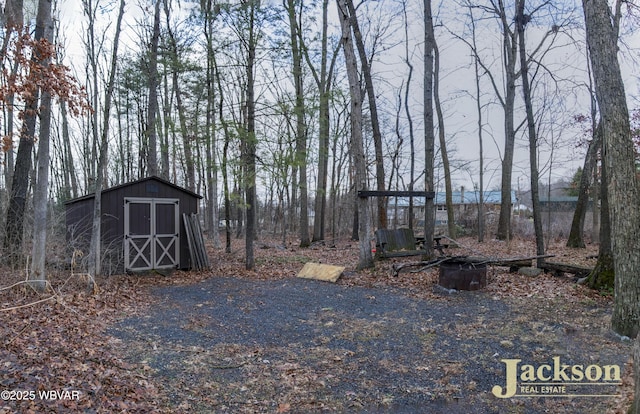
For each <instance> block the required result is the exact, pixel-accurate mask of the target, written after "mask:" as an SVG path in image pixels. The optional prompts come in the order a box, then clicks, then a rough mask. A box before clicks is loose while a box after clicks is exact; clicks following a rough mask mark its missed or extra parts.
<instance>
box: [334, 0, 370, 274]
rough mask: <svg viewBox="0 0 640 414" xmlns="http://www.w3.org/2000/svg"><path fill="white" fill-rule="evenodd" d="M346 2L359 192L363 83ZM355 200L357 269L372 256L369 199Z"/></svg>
mask: <svg viewBox="0 0 640 414" xmlns="http://www.w3.org/2000/svg"><path fill="white" fill-rule="evenodd" d="M346 2H347V0H338V1H337V3H338V13H339V15H340V27H341V28H342V48H343V50H344V58H345V64H346V66H347V77H348V79H349V93H350V96H351V113H350V119H351V141H350V142H351V144H350V149H351V157H352V159H353V164H354V167H355V183H354V184H355V186H356V193H357V191H358V190H366V189H367V167H366V155H365V152H364V146H363V141H362V94H361V92H360V90H361V86H360V80H359V77H358V66H357V58H356V53H355V50H354V48H353V38H352V35H351V29H352V26H351V23H350V21H351V16H350V14H349V7H348V6H347V3H346ZM355 197H356V209H357V214H358V226H357V227H358V239H359V240H360V243H359V244H360V249H359V251H360V260H359V262H358V268H359V269H363V268H368V267H373V256H372V254H371V242H370V237H371V235H370V228H369V227H370V224H369V223H370V217H369V208H368V204H369V203H368V199H367V198H366V197H358V196H357V194H356V195H355Z"/></svg>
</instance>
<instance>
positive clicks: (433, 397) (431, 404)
mask: <svg viewBox="0 0 640 414" xmlns="http://www.w3.org/2000/svg"><path fill="white" fill-rule="evenodd" d="M344 278H347V279H348V276H345V277H343V279H344ZM153 292H154V295H156V296H157V298H158V301H157V304H156V305H155V306H154V307H153V308H152V309H151V311H150V312H149V314H148V315H145V316H142V317H135V318H130V319H126V320H125V321H123V322H122V323H120V324H119V325H118V326H117V327H115V328H114V329H112V330H111V331H110V333H111V334H112V335H113V336H116V337H118V338H120V339H121V340H122V344H123V346H124V348H126V355H127V358H128V359H129V361H130V362H132V363H142V364H144V365H145V366H147V367H148V369H147V371H148V373H149V376H150V377H151V378H152V380H153V381H157V382H159V383H160V384H162V386H163V389H164V391H165V393H166V395H167V401H166V404H167V406H168V408H171V410H172V411H177V412H180V411H182V412H297V413H299V412H309V411H330V412H377V413H386V412H389V413H404V412H406V413H416V412H429V413H437V412H447V413H456V412H461V413H507V412H513V413H544V412H554V413H558V412H566V413H577V412H580V413H602V412H605V411H606V410H607V409H609V408H611V407H612V406H613V405H614V400H615V398H614V397H600V398H593V397H592V398H568V397H554V398H543V397H514V398H508V399H498V398H496V397H495V396H494V395H493V394H492V393H491V390H492V387H493V386H494V385H503V386H504V384H505V380H506V378H505V364H504V363H503V362H501V360H502V359H505V358H511V359H514V358H517V359H521V360H522V362H521V364H522V365H524V364H531V365H534V366H536V367H538V366H539V365H541V364H549V365H553V362H554V361H553V358H554V357H558V358H559V361H560V362H561V363H562V364H566V365H583V368H586V366H588V365H598V366H604V365H618V366H620V368H621V369H623V367H624V364H625V362H626V361H627V359H628V356H629V355H630V354H631V351H630V349H631V346H630V344H629V343H628V342H624V341H621V340H620V339H619V338H617V337H616V336H615V335H613V334H611V333H610V331H609V330H608V323H609V318H610V313H609V309H608V307H607V306H602V304H599V302H597V301H590V300H586V299H585V300H584V301H582V302H580V303H579V304H578V305H576V304H575V303H568V302H567V301H565V300H563V299H562V298H555V299H553V298H551V299H549V298H536V297H535V296H532V297H531V298H524V299H523V298H517V299H514V300H510V299H508V298H503V297H499V296H496V295H493V294H492V293H491V291H478V292H461V293H457V294H453V295H445V294H443V295H441V296H437V295H436V296H435V297H433V295H432V297H430V298H417V297H415V296H412V295H409V294H407V291H406V290H403V289H399V288H365V287H359V286H349V283H348V280H347V281H346V282H345V283H339V284H330V283H323V282H315V281H309V280H301V279H296V278H290V279H283V280H249V279H242V278H228V277H213V278H210V279H208V280H205V281H204V282H201V283H198V284H194V285H190V286H178V287H176V286H171V287H163V288H156V289H154V290H153ZM550 369H553V367H552V368H550ZM593 369H594V371H593V375H592V376H595V373H596V371H595V370H596V368H593ZM549 372H550V371H549ZM542 373H543V374H544V368H543V372H542ZM569 388H570V389H568V390H567V391H566V393H567V394H569V393H577V392H581V393H596V392H598V393H605V392H606V393H608V394H616V392H617V387H615V386H611V385H605V386H584V385H582V386H573V388H571V387H569ZM538 391H539V392H541V390H540V389H538Z"/></svg>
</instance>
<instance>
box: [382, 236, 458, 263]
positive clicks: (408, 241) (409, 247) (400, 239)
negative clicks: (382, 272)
mask: <svg viewBox="0 0 640 414" xmlns="http://www.w3.org/2000/svg"><path fill="white" fill-rule="evenodd" d="M441 239H442V237H434V238H433V241H434V245H433V249H434V250H437V251H438V252H439V253H440V255H442V256H445V253H444V249H445V248H447V247H449V245H448V244H442V243H441V242H440V241H441ZM425 253H426V250H425V248H424V237H416V236H415V235H414V233H413V230H411V229H409V228H400V229H378V230H376V256H377V257H378V258H381V259H382V258H388V257H405V256H420V255H423V254H425Z"/></svg>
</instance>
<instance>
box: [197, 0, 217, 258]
mask: <svg viewBox="0 0 640 414" xmlns="http://www.w3.org/2000/svg"><path fill="white" fill-rule="evenodd" d="M201 5H202V7H204V10H202V12H203V14H204V18H205V21H204V35H205V38H206V41H207V127H206V129H207V148H206V149H207V151H206V154H207V163H206V176H207V188H208V190H209V191H208V199H207V218H208V222H209V226H208V229H209V232H208V236H209V239H210V240H212V241H213V246H214V247H215V248H219V247H220V237H219V230H218V222H219V216H220V214H219V211H218V165H217V162H216V158H215V154H216V147H217V139H216V120H215V95H216V91H215V65H214V59H213V55H214V53H215V52H214V47H213V31H214V28H213V22H214V20H215V18H216V16H217V13H216V11H215V9H214V6H213V1H212V0H207V1H206V2H202V3H201ZM220 93H222V91H220Z"/></svg>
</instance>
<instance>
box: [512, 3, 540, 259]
mask: <svg viewBox="0 0 640 414" xmlns="http://www.w3.org/2000/svg"><path fill="white" fill-rule="evenodd" d="M524 2H525V0H518V4H517V9H518V10H517V14H516V27H517V30H518V39H519V43H520V47H519V49H520V75H521V76H522V92H523V94H524V106H525V110H526V113H527V128H528V132H529V164H530V168H531V199H532V203H533V227H534V229H535V235H536V254H538V255H540V256H541V255H544V233H543V231H542V217H541V212H540V194H539V192H538V180H539V173H538V137H537V135H536V124H535V118H534V114H533V104H532V102H531V85H530V84H529V63H528V62H527V52H526V49H525V41H524V27H525V24H526V21H525V16H524ZM543 261H544V258H539V259H537V263H538V265H540V263H541V262H543Z"/></svg>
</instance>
